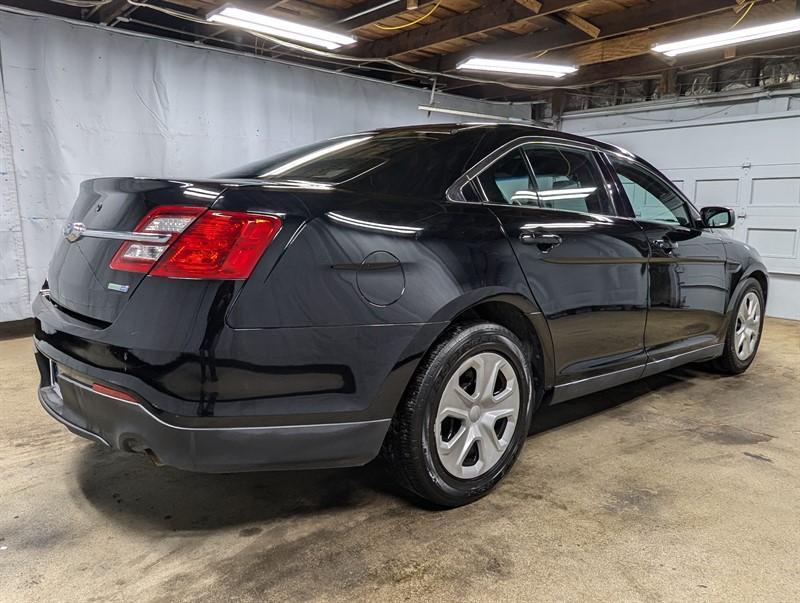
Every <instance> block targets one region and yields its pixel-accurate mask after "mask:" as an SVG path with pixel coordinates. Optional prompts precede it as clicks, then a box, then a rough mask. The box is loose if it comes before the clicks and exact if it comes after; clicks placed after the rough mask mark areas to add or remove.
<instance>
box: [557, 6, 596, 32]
mask: <svg viewBox="0 0 800 603" xmlns="http://www.w3.org/2000/svg"><path fill="white" fill-rule="evenodd" d="M559 16H560V17H561V18H562V19H564V21H566V22H567V23H569V24H570V25H572V27H574V28H575V29H578V30H580V31H582V32H583V33H585V34H586V35H587V36H589V37H590V38H597V37H598V36H599V35H600V28H599V27H597V25H595V24H594V23H592V22H591V21H587V20H586V19H584V18H583V17H581V16H580V15H576V14H575V13H570V12H565V13H562V14H561V15H559Z"/></svg>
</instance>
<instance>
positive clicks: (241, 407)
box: [34, 124, 768, 506]
mask: <svg viewBox="0 0 800 603" xmlns="http://www.w3.org/2000/svg"><path fill="white" fill-rule="evenodd" d="M733 222H734V215H733V213H732V212H731V211H730V210H728V209H725V208H722V207H707V208H704V209H703V210H702V211H697V210H696V209H695V208H694V207H693V206H692V204H691V203H690V202H689V201H688V200H687V199H686V198H685V197H684V196H683V194H682V193H681V192H680V191H679V190H678V189H676V188H675V186H673V184H672V183H671V182H670V181H669V180H667V179H666V178H665V177H664V176H662V175H661V174H660V173H659V172H658V171H657V170H655V169H654V168H653V167H652V166H651V165H649V164H648V163H647V162H645V161H643V160H642V159H639V158H638V157H635V156H634V155H632V154H630V153H628V152H626V151H624V150H623V149H620V148H617V147H613V146H610V145H607V144H603V143H600V142H597V141H593V140H589V139H585V138H579V137H576V136H571V135H567V134H563V133H560V132H554V131H550V130H543V129H537V128H532V127H526V126H517V125H487V124H482V125H481V124H466V125H438V126H419V127H409V128H397V129H387V130H378V131H373V132H366V133H362V134H357V135H353V136H345V137H341V138H335V139H332V140H327V141H324V142H320V143H317V144H312V145H310V146H307V147H304V148H301V149H298V150H295V151H291V152H288V153H284V154H282V155H278V156H276V157H273V158H271V159H268V160H265V161H260V162H257V163H254V164H251V165H248V166H246V167H243V168H241V169H238V170H234V171H232V172H230V173H228V174H224V175H222V176H220V177H218V178H214V179H210V180H193V179H190V180H162V179H148V178H102V179H96V180H90V181H87V182H84V183H83V185H82V186H81V190H80V195H79V197H78V200H77V202H76V204H75V207H74V209H73V211H72V214H71V216H70V217H69V221H68V223H67V225H66V226H65V228H64V233H63V234H64V236H63V238H62V239H61V240H60V242H59V244H58V247H57V250H56V252H55V256H54V258H53V260H52V263H51V265H50V268H49V273H48V278H47V282H46V283H45V285H44V287H43V289H42V291H41V293H40V294H39V296H38V297H37V298H36V301H35V303H34V312H35V316H36V334H35V344H36V358H37V362H38V364H39V369H40V372H41V377H42V381H41V387H40V389H39V397H40V399H41V402H42V404H43V406H44V408H45V410H46V411H47V412H48V413H49V414H50V415H52V417H53V418H55V419H56V420H58V421H60V422H61V423H63V424H64V425H66V426H67V427H68V428H69V429H70V430H71V431H73V432H75V433H77V434H79V435H82V436H84V437H86V438H89V439H91V440H94V441H96V442H99V443H100V444H103V445H105V446H109V447H111V448H115V449H120V450H126V451H132V452H140V453H144V454H147V455H148V456H150V457H151V458H152V459H153V460H154V461H155V462H156V463H159V464H162V463H163V464H167V465H172V466H175V467H179V468H183V469H190V470H195V471H207V472H230V471H240V470H258V469H285V468H301V467H343V466H354V465H362V464H365V463H367V462H369V461H371V460H372V459H374V458H375V457H377V456H378V455H379V454H380V455H381V456H383V457H384V459H385V460H386V461H388V463H389V464H390V466H391V467H392V470H393V471H392V472H393V474H394V475H396V476H397V479H398V480H400V482H401V483H402V484H403V485H404V486H405V487H407V488H408V489H409V490H411V491H412V492H414V493H416V494H417V495H419V496H421V497H424V498H426V499H428V500H430V501H433V502H434V503H436V504H438V505H442V506H456V505H460V504H464V503H467V502H470V501H473V500H475V499H476V498H478V497H480V496H481V495H483V494H485V493H486V492H488V491H489V490H490V489H491V488H492V487H493V486H495V485H496V484H497V483H498V482H499V481H500V479H501V478H502V477H503V476H504V475H505V473H506V472H507V471H508V470H509V469H510V467H511V466H512V464H513V463H514V460H515V459H516V457H517V455H518V454H519V452H520V449H521V447H522V445H523V443H524V441H525V437H526V435H527V433H528V429H529V425H530V422H531V417H532V415H533V413H534V412H535V411H536V409H537V408H539V407H540V406H542V405H547V404H556V403H560V402H564V401H567V400H570V399H573V398H576V397H578V396H582V395H585V394H588V393H590V392H594V391H597V390H601V389H604V388H608V387H611V386H615V385H619V384H621V383H625V382H629V381H633V380H636V379H640V378H642V377H645V376H647V375H652V374H654V373H657V372H660V371H664V370H667V369H670V368H672V367H675V366H678V365H681V364H684V363H688V362H699V361H713V362H712V364H713V365H715V366H716V368H717V370H721V371H724V372H726V373H740V372H742V371H744V370H745V369H747V367H748V366H749V365H750V363H752V362H753V358H754V357H755V354H756V351H757V349H758V343H759V337H760V334H761V329H762V326H763V316H764V306H765V301H766V296H767V286H768V281H767V271H766V269H765V267H764V265H763V263H762V261H761V259H760V258H759V256H758V253H757V252H756V251H755V250H754V249H752V248H751V247H749V246H746V245H744V244H742V243H739V242H736V241H735V240H733V239H732V238H730V237H729V236H726V235H725V234H724V233H720V232H718V229H722V228H728V227H730V226H732V225H733Z"/></svg>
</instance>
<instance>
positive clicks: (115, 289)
mask: <svg viewBox="0 0 800 603" xmlns="http://www.w3.org/2000/svg"><path fill="white" fill-rule="evenodd" d="M224 188H225V186H224V185H223V184H220V183H215V182H187V181H178V180H161V179H152V178H99V179H94V180H87V181H86V182H83V183H82V184H81V188H80V193H79V195H78V199H77V201H76V203H75V206H74V207H73V210H72V212H71V214H70V216H69V218H68V220H67V224H66V225H65V227H64V231H63V236H62V237H61V238H60V240H59V243H58V245H57V247H56V250H55V253H54V255H53V259H52V261H51V263H50V267H49V269H48V276H47V282H48V286H49V289H50V299H51V301H53V302H54V303H55V304H56V305H57V306H59V307H60V308H61V309H63V310H65V311H67V312H69V313H72V314H76V315H78V317H80V318H84V319H88V320H89V321H92V322H97V323H101V324H103V323H106V324H108V323H111V322H113V321H114V319H115V318H116V317H117V316H118V314H119V312H120V311H121V309H122V307H123V306H124V305H125V303H126V302H127V301H128V299H129V298H130V296H131V295H132V294H133V292H134V290H135V289H136V286H137V285H138V284H139V283H140V282H141V281H142V279H143V278H145V276H146V272H130V271H121V270H114V269H112V268H111V267H110V263H111V261H112V259H113V257H114V255H115V254H116V253H117V251H118V250H119V249H120V246H121V245H123V244H124V243H125V240H130V238H127V239H126V237H127V235H126V234H125V233H131V232H132V231H133V230H134V229H135V228H136V226H137V225H138V224H139V223H140V222H141V220H142V218H144V216H146V215H147V214H148V212H150V211H152V210H153V209H155V208H158V207H159V206H164V205H182V206H194V207H198V208H207V207H210V206H211V205H212V204H213V203H214V201H215V199H216V198H217V197H218V196H219V194H220V193H221V192H222V191H223V190H224ZM155 236H156V237H157V236H158V235H155ZM162 237H163V235H162ZM151 238H153V237H151Z"/></svg>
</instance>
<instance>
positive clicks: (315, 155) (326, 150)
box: [259, 136, 372, 178]
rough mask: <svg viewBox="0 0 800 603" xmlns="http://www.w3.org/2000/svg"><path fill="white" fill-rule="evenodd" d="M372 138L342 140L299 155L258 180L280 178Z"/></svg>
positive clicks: (262, 175)
mask: <svg viewBox="0 0 800 603" xmlns="http://www.w3.org/2000/svg"><path fill="white" fill-rule="evenodd" d="M371 138H372V136H362V137H361V138H350V139H348V140H343V141H342V142H337V143H335V144H332V145H329V146H327V147H322V148H321V149H317V150H316V151H312V152H311V153H308V154H307V155H301V156H300V157H298V158H297V159H293V160H292V161H288V162H286V163H284V164H282V165H279V166H278V167H276V168H273V169H271V170H270V171H268V172H265V173H263V174H261V175H259V178H269V177H270V176H280V175H281V174H285V173H286V172H288V171H290V170H293V169H294V168H296V167H300V166H301V165H305V164H307V163H310V162H312V161H314V160H315V159H320V158H322V157H326V156H328V155H332V154H333V153H336V152H338V151H341V150H343V149H347V148H349V147H352V146H355V145H357V144H361V143H362V142H365V141H367V140H369V139H371Z"/></svg>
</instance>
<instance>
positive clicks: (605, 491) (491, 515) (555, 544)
mask: <svg viewBox="0 0 800 603" xmlns="http://www.w3.org/2000/svg"><path fill="white" fill-rule="evenodd" d="M31 352H32V349H31V341H30V339H29V338H23V339H11V340H6V341H0V416H2V421H0V477H1V479H0V600H2V601H17V600H37V601H38V600H42V601H54V600H56V601H65V600H91V599H102V600H162V601H176V600H196V599H202V600H221V599H228V598H234V599H237V600H258V599H260V600H264V599H271V600H282V599H290V598H291V599H295V600H297V599H301V600H306V599H319V600H354V599H355V600H358V599H374V600H383V601H390V600H400V599H419V598H423V597H424V598H430V599H434V600H440V601H442V600H459V601H464V600H476V601H477V600H484V601H488V600H534V599H544V600H559V601H564V600H587V599H593V600H597V599H607V600H615V601H662V600H664V601H667V600H670V601H671V600H690V599H691V600H695V599H697V600H708V601H723V600H724V601H730V600H740V601H754V600H759V601H792V600H798V598H800V393H799V392H800V388H799V387H798V386H800V377H798V369H799V368H800V323H793V322H789V321H779V320H770V321H768V324H767V327H766V332H765V338H764V341H763V344H762V346H761V350H760V352H759V356H758V359H757V360H756V363H755V364H754V365H753V366H752V367H751V369H750V371H749V372H747V373H746V374H745V375H742V376H740V377H735V378H730V377H729V378H724V377H720V376H718V375H713V374H709V373H706V372H702V371H700V370H698V369H697V368H695V367H690V368H684V369H680V370H677V371H673V372H671V373H668V374H666V375H663V376H658V377H654V378H651V379H648V380H647V381H643V382H641V383H639V384H634V385H630V386H625V387H620V388H617V389H614V390H610V391H609V392H605V393H602V394H599V395H595V396H591V397H588V398H583V399H581V400H577V401H575V402H574V403H567V404H564V405H561V406H560V407H555V408H552V409H547V410H545V411H544V412H543V413H542V414H541V415H540V416H538V418H537V424H536V429H535V430H536V431H537V432H538V433H537V434H536V435H534V436H532V437H531V438H529V440H528V442H527V445H526V446H525V449H524V450H523V452H522V455H521V457H520V459H519V461H518V463H517V465H516V467H515V469H514V470H513V471H512V472H511V474H510V476H509V477H508V478H507V479H506V480H505V481H504V482H503V484H502V485H501V486H500V487H499V488H498V489H497V490H496V491H495V492H494V493H493V494H492V495H490V496H489V497H487V498H485V499H483V500H481V501H479V502H478V503H476V504H474V505H471V506H469V507H465V508H461V509H456V510H452V511H448V512H432V511H429V510H423V509H420V508H418V507H415V506H414V505H413V504H412V503H411V502H410V501H409V500H407V499H406V498H404V497H403V496H402V495H400V494H398V493H397V492H396V491H395V490H394V488H393V486H392V485H391V483H390V482H389V481H387V480H386V479H385V478H383V477H382V474H381V473H380V472H379V471H377V470H376V469H375V468H373V467H366V468H362V469H353V470H343V471H324V472H321V471H320V472H305V473H300V472H291V473H275V474H265V473H261V474H245V475H222V476H209V475H196V474H191V473H184V472H180V471H176V470H172V469H166V468H160V469H158V468H155V467H153V466H151V465H150V464H149V463H148V461H146V460H145V459H144V458H141V457H137V456H133V455H125V454H121V453H111V452H108V451H106V450H103V449H102V448H100V447H99V446H96V445H93V444H91V443H89V442H86V441H84V440H82V439H80V438H77V437H75V436H73V435H71V434H69V433H68V432H66V431H65V430H64V429H63V428H61V427H60V426H59V425H58V424H56V423H55V422H53V421H52V420H51V419H50V418H49V417H47V416H46V415H45V413H44V411H42V410H41V409H40V407H39V405H38V402H37V401H36V398H35V394H34V391H35V386H36V382H37V377H36V375H35V369H34V363H33V359H32V357H31Z"/></svg>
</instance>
